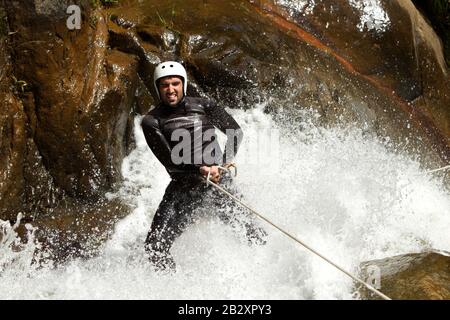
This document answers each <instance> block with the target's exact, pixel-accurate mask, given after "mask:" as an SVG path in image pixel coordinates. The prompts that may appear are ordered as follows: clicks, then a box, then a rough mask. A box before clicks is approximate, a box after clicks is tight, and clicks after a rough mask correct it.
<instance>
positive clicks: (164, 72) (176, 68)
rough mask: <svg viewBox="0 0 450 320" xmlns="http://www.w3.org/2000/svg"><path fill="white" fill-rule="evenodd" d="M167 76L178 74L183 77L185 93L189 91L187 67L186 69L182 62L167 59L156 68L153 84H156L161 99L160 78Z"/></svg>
mask: <svg viewBox="0 0 450 320" xmlns="http://www.w3.org/2000/svg"><path fill="white" fill-rule="evenodd" d="M167 76H178V77H181V78H183V84H184V87H183V95H186V91H187V74H186V69H184V67H183V65H182V64H181V63H178V62H175V61H166V62H162V63H160V64H158V65H157V66H156V69H155V73H154V74H153V84H154V85H155V89H156V93H157V94H158V97H159V99H161V97H160V96H159V89H158V84H157V82H158V80H159V79H161V78H164V77H167Z"/></svg>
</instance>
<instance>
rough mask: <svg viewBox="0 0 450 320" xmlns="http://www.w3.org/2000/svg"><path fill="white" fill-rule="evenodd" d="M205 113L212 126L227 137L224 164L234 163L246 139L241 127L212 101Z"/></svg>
mask: <svg viewBox="0 0 450 320" xmlns="http://www.w3.org/2000/svg"><path fill="white" fill-rule="evenodd" d="M205 111H206V114H207V115H208V117H209V119H210V120H211V123H212V125H214V126H215V127H217V128H218V129H219V130H220V131H222V132H223V133H225V134H226V136H227V143H226V145H225V151H224V154H223V163H230V162H232V161H233V159H234V157H235V156H236V154H237V151H238V149H239V146H240V144H241V142H242V139H243V137H244V133H243V131H242V129H241V127H240V126H239V124H238V123H237V122H236V120H234V118H233V117H232V116H231V115H230V114H229V113H228V112H226V111H225V109H224V108H223V107H220V106H218V105H217V104H215V103H214V102H212V101H210V102H209V104H208V105H207V106H206V108H205Z"/></svg>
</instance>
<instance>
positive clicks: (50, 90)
mask: <svg viewBox="0 0 450 320" xmlns="http://www.w3.org/2000/svg"><path fill="white" fill-rule="evenodd" d="M28 2H29V3H27V5H24V4H23V3H19V2H10V1H8V2H5V8H6V12H8V13H10V14H8V24H9V30H14V31H10V35H9V38H8V39H7V44H8V47H9V48H10V50H9V52H8V53H7V54H6V53H4V54H3V59H4V61H5V60H6V61H5V62H6V63H5V65H6V66H7V68H9V69H8V70H7V71H6V72H5V73H4V74H5V75H4V76H3V78H2V80H1V81H2V84H3V86H2V88H3V90H2V91H3V92H5V91H6V93H3V94H4V101H5V103H3V104H2V107H3V109H4V110H5V109H6V110H5V111H6V112H2V123H1V124H2V126H1V127H2V165H5V164H6V165H7V166H8V167H7V168H2V173H3V175H2V177H1V178H0V179H1V186H2V190H1V191H2V202H1V206H0V212H1V214H0V216H1V217H2V218H9V219H11V218H14V217H15V215H16V214H17V211H18V210H23V211H25V212H26V214H28V215H32V216H34V215H35V214H37V213H42V212H46V211H48V209H49V208H52V207H55V206H58V205H59V204H60V203H61V201H64V200H65V198H66V197H70V198H75V199H79V200H80V201H90V202H91V203H92V202H95V201H97V200H98V199H99V198H100V197H101V196H102V194H103V193H104V192H105V191H107V190H109V189H110V188H111V186H112V185H113V184H114V183H115V182H117V181H119V180H120V164H121V161H122V159H123V157H124V156H125V155H126V151H127V148H128V146H129V144H130V133H131V123H132V122H131V121H132V115H131V113H132V108H133V103H134V99H135V96H134V94H135V91H136V89H137V86H138V81H139V79H138V76H137V73H136V69H137V64H138V61H137V60H136V59H135V58H134V57H133V56H131V55H125V54H123V53H121V52H117V51H115V50H108V48H107V46H108V30H107V28H106V23H105V19H104V17H103V16H102V13H101V12H100V11H91V9H89V8H85V10H86V11H87V17H90V21H91V23H90V24H89V25H86V26H85V27H84V28H82V29H81V30H79V31H78V30H74V31H71V30H69V29H68V28H67V27H66V19H67V15H66V14H65V11H62V12H61V11H53V10H54V7H52V6H51V5H50V4H51V2H47V4H46V5H44V4H41V5H40V6H39V5H38V3H37V2H36V5H35V3H34V2H32V1H28ZM46 6H48V7H46ZM45 9H47V10H45ZM12 13H14V14H12ZM11 65H12V66H13V67H12V66H11ZM14 82H16V84H15V86H14ZM8 88H9V89H12V90H10V91H9V92H8V90H7V89H8ZM4 199H10V201H3V200H4ZM24 199H25V200H26V201H23V200H24Z"/></svg>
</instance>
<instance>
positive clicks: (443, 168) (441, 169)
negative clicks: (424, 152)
mask: <svg viewBox="0 0 450 320" xmlns="http://www.w3.org/2000/svg"><path fill="white" fill-rule="evenodd" d="M447 169H450V164H449V165H448V166H445V167H442V168H437V169H434V170H429V171H425V173H432V172H438V171H443V170H447Z"/></svg>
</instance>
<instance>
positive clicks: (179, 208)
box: [145, 180, 200, 270]
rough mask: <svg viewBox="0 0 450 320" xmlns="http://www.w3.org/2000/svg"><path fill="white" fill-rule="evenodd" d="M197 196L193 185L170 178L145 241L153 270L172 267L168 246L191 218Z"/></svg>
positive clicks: (173, 262) (172, 260) (172, 261)
mask: <svg viewBox="0 0 450 320" xmlns="http://www.w3.org/2000/svg"><path fill="white" fill-rule="evenodd" d="M199 198H200V197H199V196H198V195H197V192H195V185H194V186H192V185H191V184H189V183H188V182H186V181H185V182H180V181H174V180H172V181H171V182H170V184H169V186H168V187H167V188H166V191H165V194H164V197H163V200H162V201H161V203H160V205H159V207H158V209H157V210H156V213H155V216H154V218H153V221H152V225H151V228H150V231H149V233H148V235H147V239H146V241H145V248H146V251H147V252H148V253H149V255H150V261H151V262H152V263H153V264H154V265H155V267H156V268H157V269H159V270H164V269H167V268H170V269H175V266H176V265H175V261H174V259H173V257H172V255H171V254H170V248H171V247H172V244H173V242H174V241H175V239H176V238H177V237H178V236H180V235H181V234H182V233H183V231H184V230H185V229H186V228H187V226H188V225H189V224H190V222H191V221H192V218H193V217H192V213H193V210H194V209H195V207H196V206H197V205H198V202H199Z"/></svg>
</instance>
